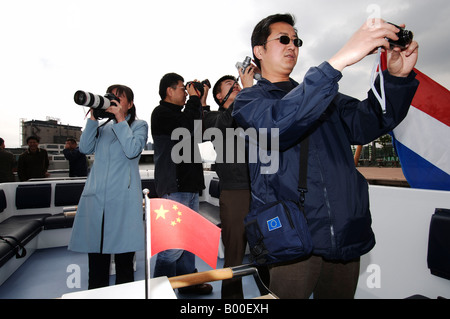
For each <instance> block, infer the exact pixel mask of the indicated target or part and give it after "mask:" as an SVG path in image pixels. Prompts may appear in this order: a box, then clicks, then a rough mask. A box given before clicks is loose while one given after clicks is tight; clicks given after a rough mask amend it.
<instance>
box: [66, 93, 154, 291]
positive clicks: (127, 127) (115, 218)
mask: <svg viewBox="0 0 450 319" xmlns="http://www.w3.org/2000/svg"><path fill="white" fill-rule="evenodd" d="M107 92H108V93H112V94H114V95H115V96H116V97H117V98H118V99H119V100H120V102H116V101H112V102H111V106H110V107H109V108H108V109H107V110H106V111H107V112H109V113H112V114H114V116H115V119H114V120H113V121H108V122H107V123H106V124H104V125H100V126H99V124H98V121H97V119H96V118H95V117H94V115H93V113H94V112H93V111H91V117H90V118H89V119H88V120H87V123H86V127H85V129H84V131H83V133H82V135H81V139H80V151H81V152H82V153H84V154H95V161H94V165H93V166H92V169H91V171H90V173H89V176H88V178H87V180H86V185H85V187H84V190H83V193H82V195H81V198H80V202H79V204H78V209H77V213H76V217H75V222H74V225H73V231H72V238H71V240H70V243H69V249H70V250H72V251H77V252H83V253H88V256H89V289H92V288H99V287H103V286H107V285H109V267H110V258H111V255H110V254H114V255H115V262H116V284H118V283H124V282H130V281H133V280H134V272H133V257H134V252H135V251H138V250H143V249H144V240H145V239H144V224H143V209H142V186H141V179H140V176H139V158H140V155H141V152H142V150H143V149H144V146H145V144H146V143H147V137H148V124H147V122H145V121H143V120H136V107H135V106H134V103H133V100H134V95H133V91H132V90H131V89H130V88H128V87H126V86H123V85H113V86H111V87H109V88H108V90H107Z"/></svg>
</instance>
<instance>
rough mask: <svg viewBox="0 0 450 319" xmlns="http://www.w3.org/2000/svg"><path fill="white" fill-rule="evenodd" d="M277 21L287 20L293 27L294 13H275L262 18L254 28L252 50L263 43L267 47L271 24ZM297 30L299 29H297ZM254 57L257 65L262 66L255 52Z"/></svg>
mask: <svg viewBox="0 0 450 319" xmlns="http://www.w3.org/2000/svg"><path fill="white" fill-rule="evenodd" d="M277 22H286V23H288V24H290V25H291V26H292V27H294V25H295V17H294V16H293V15H292V14H289V13H286V14H274V15H271V16H268V17H267V18H264V19H263V20H261V21H260V22H259V23H258V24H257V25H256V26H255V28H254V29H253V33H252V39H251V41H252V51H253V48H254V47H256V46H259V45H263V46H264V48H265V43H266V41H267V38H268V37H269V36H270V34H271V32H272V31H271V29H270V26H271V25H272V24H274V23H277ZM295 32H297V30H295ZM253 58H254V60H255V63H256V65H257V66H258V68H261V63H260V62H259V60H258V59H257V58H256V56H255V53H253Z"/></svg>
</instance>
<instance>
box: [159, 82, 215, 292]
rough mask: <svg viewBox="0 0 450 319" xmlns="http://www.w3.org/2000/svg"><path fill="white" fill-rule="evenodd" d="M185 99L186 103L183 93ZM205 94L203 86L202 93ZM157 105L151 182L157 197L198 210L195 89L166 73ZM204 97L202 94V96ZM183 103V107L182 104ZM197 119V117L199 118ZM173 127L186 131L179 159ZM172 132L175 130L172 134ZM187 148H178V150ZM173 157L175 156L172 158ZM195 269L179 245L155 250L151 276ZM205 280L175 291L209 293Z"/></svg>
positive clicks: (199, 187) (201, 181)
mask: <svg viewBox="0 0 450 319" xmlns="http://www.w3.org/2000/svg"><path fill="white" fill-rule="evenodd" d="M186 90H187V93H188V94H189V100H188V101H187V103H186V97H187V93H186ZM206 94H207V88H205V93H204V95H206ZM159 95H160V96H161V102H160V105H159V106H157V107H156V108H155V110H154V111H153V113H152V116H151V131H152V137H153V142H154V148H155V183H156V193H157V195H158V197H162V198H167V199H171V200H174V201H177V202H179V203H181V204H183V205H185V206H187V207H189V208H191V209H192V210H194V211H197V212H198V210H199V192H200V191H201V190H203V189H204V188H205V181H204V177H203V166H202V162H201V161H198V160H197V161H196V160H195V159H196V158H195V157H196V154H197V156H198V154H200V152H199V149H198V145H197V144H196V143H195V141H194V138H193V136H194V121H195V120H201V118H202V101H206V99H205V98H203V99H202V101H201V100H200V94H199V92H198V91H197V90H196V89H195V88H194V86H193V85H192V84H190V85H188V86H187V87H185V85H184V79H183V78H182V77H181V76H180V75H178V74H176V73H168V74H166V75H164V76H163V78H162V79H161V81H160V86H159ZM203 97H204V96H203ZM185 103H186V106H185V108H184V110H183V106H184V105H185ZM200 122H201V121H200ZM177 129H185V130H184V131H187V132H189V133H188V134H189V136H190V138H191V140H190V141H189V142H190V143H187V144H188V145H190V148H191V149H190V154H191V156H190V158H188V159H187V160H186V159H184V160H183V161H179V158H178V157H183V155H186V154H173V148H174V146H175V145H177V144H178V143H180V142H181V141H179V140H172V133H173V132H174V131H175V130H177ZM175 135H176V134H175ZM176 138H178V136H176ZM185 151H187V153H189V150H186V149H182V152H185ZM176 157H177V158H176ZM193 272H195V256H194V254H192V253H190V252H188V251H185V250H179V249H170V250H166V251H163V252H161V253H159V254H158V257H157V259H156V264H155V271H154V277H159V276H167V277H173V276H179V275H185V274H189V273H193ZM211 291H212V286H211V285H209V284H203V285H197V286H194V287H188V288H184V289H183V290H179V292H185V293H200V294H206V293H211Z"/></svg>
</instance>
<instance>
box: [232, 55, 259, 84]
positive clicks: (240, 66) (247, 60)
mask: <svg viewBox="0 0 450 319" xmlns="http://www.w3.org/2000/svg"><path fill="white" fill-rule="evenodd" d="M251 62H252V59H251V58H250V57H249V56H247V57H246V58H245V59H244V62H242V63H241V62H237V63H236V68H237V69H238V70H240V69H242V73H244V72H245V70H247V68H248V67H249V66H250V63H251ZM253 78H254V79H255V80H256V81H259V80H261V74H260V73H255V74H254V75H253Z"/></svg>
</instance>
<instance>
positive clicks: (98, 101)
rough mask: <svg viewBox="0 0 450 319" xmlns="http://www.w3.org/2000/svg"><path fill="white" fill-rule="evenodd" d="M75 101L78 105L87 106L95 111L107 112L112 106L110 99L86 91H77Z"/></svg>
mask: <svg viewBox="0 0 450 319" xmlns="http://www.w3.org/2000/svg"><path fill="white" fill-rule="evenodd" d="M73 99H74V101H75V103H76V104H78V105H83V106H87V107H90V108H93V109H103V110H106V109H107V108H108V107H110V106H111V101H110V99H108V98H105V97H103V96H101V95H97V94H93V93H89V92H86V91H76V92H75V95H74V96H73Z"/></svg>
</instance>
